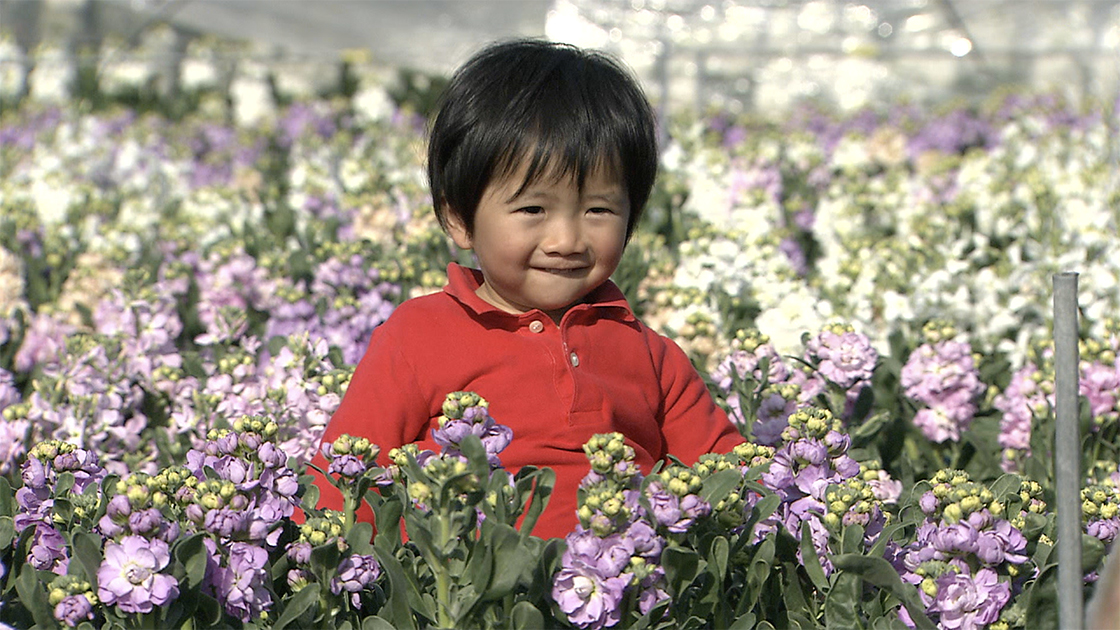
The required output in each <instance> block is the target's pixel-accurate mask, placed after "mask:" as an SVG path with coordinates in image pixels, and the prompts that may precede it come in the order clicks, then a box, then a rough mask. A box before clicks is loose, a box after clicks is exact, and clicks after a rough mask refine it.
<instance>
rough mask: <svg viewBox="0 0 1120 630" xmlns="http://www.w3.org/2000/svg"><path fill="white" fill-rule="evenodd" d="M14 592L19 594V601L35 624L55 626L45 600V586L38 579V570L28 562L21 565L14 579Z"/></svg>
mask: <svg viewBox="0 0 1120 630" xmlns="http://www.w3.org/2000/svg"><path fill="white" fill-rule="evenodd" d="M16 593H18V594H19V600H20V603H21V604H23V605H24V607H25V608H27V610H28V611H30V612H31V617H32V618H33V619H34V620H35V625H37V626H42V627H43V628H53V627H54V626H55V621H54V615H53V614H52V613H51V605H50V602H48V601H47V591H46V588H45V587H44V586H43V584H42V583H41V582H40V581H39V575H38V571H36V570H35V568H34V567H32V566H31V565H30V564H25V565H23V569H22V570H21V571H20V573H19V578H18V579H17V580H16Z"/></svg>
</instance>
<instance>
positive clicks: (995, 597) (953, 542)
mask: <svg viewBox="0 0 1120 630" xmlns="http://www.w3.org/2000/svg"><path fill="white" fill-rule="evenodd" d="M930 483H931V485H932V487H931V489H930V490H928V491H926V492H925V493H924V494H922V495H921V497H920V498H919V499H918V508H919V509H920V510H921V512H922V514H924V515H925V519H924V520H923V521H922V522H921V523H919V524H918V528H917V531H916V532H915V535H914V539H913V541H911V542H910V543H908V544H906V545H904V546H901V547H896V546H894V545H893V543H892V544H891V545H889V551H888V553H889V554H893V562H894V563H895V565H896V568H897V569H898V571H899V574H900V575H901V576H902V579H903V581H905V582H908V583H910V584H915V585H918V586H919V589H920V594H921V598H922V601H923V602H924V603H925V606H926V612H927V613H928V614H929V615H930V616H931V617H933V618H934V619H935V620H937V621H938V622H939V623H940V624H941V625H942V626H944V627H950V628H964V629H968V630H972V629H973V628H982V627H985V626H987V625H989V624H992V623H993V622H995V621H997V620H998V619H999V618H1000V614H1001V612H1002V611H1003V610H1004V607H1005V606H1006V605H1007V604H1008V602H1009V601H1010V600H1011V596H1012V592H1013V591H1016V590H1017V589H1018V587H1019V586H1020V585H1021V584H1022V583H1023V581H1024V580H1025V579H1026V578H1028V577H1029V576H1030V574H1031V565H1030V563H1029V559H1028V557H1027V555H1026V548H1027V542H1028V541H1027V538H1026V536H1024V535H1023V532H1022V531H1021V529H1020V528H1019V527H1017V526H1016V525H1015V524H1014V523H1015V519H1012V520H1009V519H1008V518H1007V517H1006V514H1007V512H1008V510H1009V508H1010V505H1009V499H1010V500H1011V501H1014V502H1016V503H1020V504H1021V505H1022V506H1023V507H1024V508H1025V509H1026V510H1028V511H1033V510H1036V509H1037V507H1034V508H1032V506H1031V503H1030V502H1029V501H1027V502H1024V500H1023V497H1024V496H1026V497H1028V499H1033V497H1031V496H1030V489H1031V487H1030V485H1029V484H1027V485H1025V486H1023V487H1022V488H1021V489H1016V490H1018V492H1015V493H1013V494H1011V495H1010V496H1009V497H997V496H996V495H995V494H994V493H993V492H992V491H991V490H990V489H989V488H987V487H985V486H983V485H982V484H978V483H976V482H973V481H972V480H971V479H970V478H969V475H968V473H965V472H964V471H960V470H949V469H946V470H941V471H938V472H937V474H935V475H934V476H933V478H932V479H931V480H930ZM1022 518H1023V515H1022V514H1020V515H1018V519H1019V520H1018V522H1020V523H1023V522H1024V521H1023V520H1022ZM900 612H901V614H902V615H903V619H904V621H906V622H907V623H908V624H909V625H913V624H912V621H911V620H910V618H909V616H908V614H907V613H906V612H905V609H903V610H902V611H900Z"/></svg>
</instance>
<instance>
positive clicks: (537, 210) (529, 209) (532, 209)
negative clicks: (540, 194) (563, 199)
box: [517, 206, 544, 214]
mask: <svg viewBox="0 0 1120 630" xmlns="http://www.w3.org/2000/svg"><path fill="white" fill-rule="evenodd" d="M517 212H524V213H525V214H541V213H542V212H544V208H542V207H540V206H525V207H524V208H518V209H517Z"/></svg>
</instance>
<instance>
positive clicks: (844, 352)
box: [805, 324, 879, 390]
mask: <svg viewBox="0 0 1120 630" xmlns="http://www.w3.org/2000/svg"><path fill="white" fill-rule="evenodd" d="M805 354H806V358H807V359H809V361H810V362H811V363H812V364H813V365H816V367H817V370H818V371H819V372H820V374H821V375H822V376H824V377H825V378H826V379H828V380H829V381H830V382H832V383H835V384H836V385H838V386H840V388H841V389H844V390H850V389H852V388H854V387H856V386H857V385H860V384H863V383H866V382H868V381H870V380H871V374H872V372H873V371H874V370H875V364H876V362H878V360H879V353H878V352H877V351H876V350H875V348H873V347H872V346H871V340H870V339H868V338H867V336H866V335H863V334H860V333H857V332H855V329H854V328H852V327H851V326H849V325H843V324H834V325H831V326H827V327H825V328H824V330H822V331H821V332H820V333H818V334H817V335H816V336H815V337H813V338H811V339H809V341H808V343H807V344H806V345H805Z"/></svg>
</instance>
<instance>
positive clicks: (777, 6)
mask: <svg viewBox="0 0 1120 630" xmlns="http://www.w3.org/2000/svg"><path fill="white" fill-rule="evenodd" d="M526 35H528V36H543V37H547V38H550V39H554V40H560V41H567V42H571V43H575V44H579V45H583V46H589V47H595V48H600V49H604V50H607V51H611V52H613V53H616V54H618V55H620V56H621V57H622V58H623V59H624V60H625V61H626V62H627V63H628V64H629V65H630V66H631V67H632V68H633V69H634V70H635V71H636V72H637V73H638V74H639V76H640V77H641V78H642V80H643V81H644V82H645V84H646V86H647V89H648V91H649V93H650V96H651V98H652V99H653V100H654V101H655V102H656V103H658V106H659V107H661V108H664V109H673V108H686V109H693V108H704V107H707V106H716V107H719V108H721V109H723V110H724V111H732V112H736V111H739V112H747V113H749V112H758V113H762V114H769V115H772V114H780V113H781V112H782V111H784V110H786V109H787V108H789V107H791V106H792V105H795V104H797V103H799V102H803V101H815V102H820V103H822V104H827V105H829V106H832V107H837V108H839V109H841V110H854V109H858V108H861V107H865V106H868V105H874V104H876V103H877V102H885V101H893V102H897V101H898V100H900V99H904V100H908V101H912V102H915V103H918V104H929V103H942V102H945V101H947V100H957V101H958V102H959V101H960V100H965V101H969V100H978V99H983V98H985V97H987V96H990V95H991V94H992V93H993V92H996V91H998V90H1002V89H1005V88H1007V87H1027V88H1030V89H1032V90H1034V91H1053V92H1058V93H1061V94H1063V95H1065V96H1067V97H1068V98H1070V99H1071V100H1072V101H1073V102H1074V103H1080V104H1085V105H1087V106H1091V105H1092V104H1093V103H1095V102H1108V103H1112V102H1115V100H1116V98H1117V94H1118V93H1120V2H1118V1H1117V0H864V1H851V2H842V1H833V0H303V1H296V0H0V104H2V103H11V102H13V101H14V100H19V99H23V98H38V99H50V98H51V97H52V91H54V92H58V91H59V90H65V89H67V88H66V87H65V86H66V85H69V86H71V87H70V88H69V89H70V91H71V93H72V92H73V91H74V89H75V88H74V87H73V86H74V85H79V86H80V85H81V84H82V81H83V80H85V81H86V82H87V83H88V82H89V81H91V80H93V79H96V80H98V81H99V82H100V84H101V85H102V87H104V85H105V84H109V87H112V86H113V85H114V82H116V83H117V84H123V86H124V87H126V88H137V87H138V88H152V89H156V90H159V91H161V92H162V93H169V92H170V93H173V92H176V91H177V90H181V89H182V88H183V87H184V85H186V86H188V87H196V86H197V85H199V84H200V82H202V83H205V82H211V83H215V84H217V85H216V87H219V88H222V87H229V85H230V84H231V83H233V82H235V81H236V80H238V79H239V78H240V79H248V80H250V81H256V82H257V83H259V84H260V86H263V87H259V88H258V90H261V91H267V92H268V93H269V94H271V95H272V96H273V97H274V100H277V99H278V100H280V101H283V100H285V99H288V100H291V99H298V98H301V97H305V96H313V95H321V94H324V93H329V92H330V91H332V90H338V89H342V90H344V91H345V90H346V89H347V86H348V85H349V86H350V88H351V89H353V88H354V86H356V85H359V84H361V83H362V82H369V81H371V80H372V81H377V82H380V83H381V84H383V85H385V86H387V88H389V89H388V91H389V94H391V95H392V97H393V98H394V99H396V100H398V101H400V100H402V99H405V100H411V101H412V102H413V103H414V104H415V105H416V106H417V107H419V108H421V109H423V108H424V107H425V104H426V103H428V102H429V101H430V99H431V98H432V95H433V94H434V93H435V92H436V91H438V88H439V86H440V81H441V79H442V78H444V77H446V75H447V74H448V73H449V72H450V71H451V70H452V69H453V68H454V67H455V66H457V65H458V64H459V63H461V62H462V61H463V60H465V59H466V57H467V56H469V55H470V54H471V53H472V52H473V51H475V50H476V49H477V48H478V47H479V46H480V45H482V44H483V43H484V42H487V41H490V40H493V39H497V38H505V37H511V36H526ZM59 68H70V69H74V70H72V73H71V74H70V75H67V76H68V78H61V79H60V78H58V77H57V75H58V74H59V72H58V69H59ZM83 72H84V73H85V74H84V75H83ZM37 74H38V76H36V75H37ZM62 74H66V73H65V72H62ZM83 77H84V78H83ZM91 77H92V78H91ZM67 81H69V83H67ZM348 82H349V83H348ZM60 86H62V87H60ZM118 87H119V85H118ZM79 89H80V88H79Z"/></svg>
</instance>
